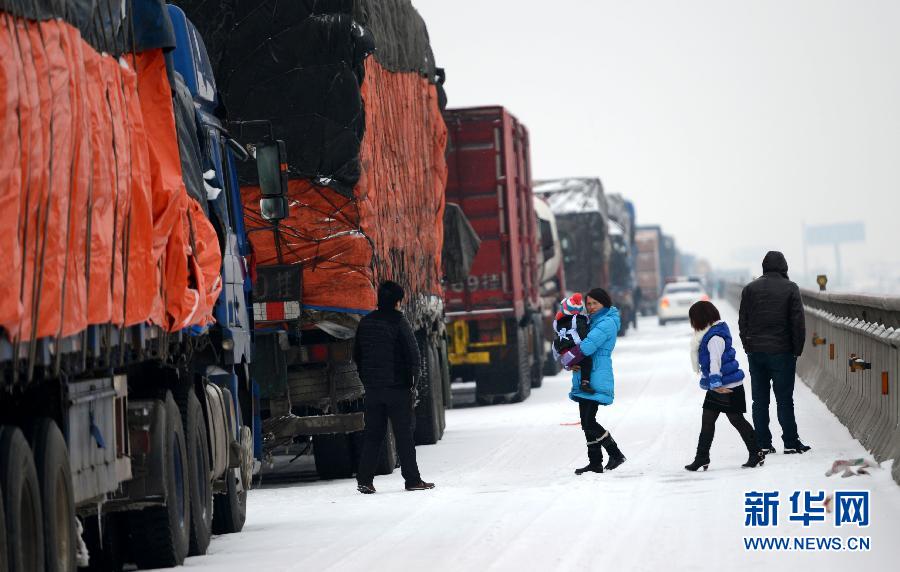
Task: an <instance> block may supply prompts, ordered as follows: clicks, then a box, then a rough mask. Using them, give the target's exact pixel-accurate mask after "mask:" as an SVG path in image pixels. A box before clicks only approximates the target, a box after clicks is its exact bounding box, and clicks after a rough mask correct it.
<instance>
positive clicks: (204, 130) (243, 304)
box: [168, 4, 262, 469]
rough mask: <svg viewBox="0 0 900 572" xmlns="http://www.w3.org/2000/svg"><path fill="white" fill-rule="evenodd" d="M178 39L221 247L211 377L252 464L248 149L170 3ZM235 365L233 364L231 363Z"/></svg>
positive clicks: (179, 66) (179, 67)
mask: <svg viewBox="0 0 900 572" xmlns="http://www.w3.org/2000/svg"><path fill="white" fill-rule="evenodd" d="M168 11H169V16H170V18H171V20H172V25H173V28H174V32H175V38H176V46H177V47H176V49H175V50H173V51H172V52H171V53H170V57H171V59H172V64H173V67H174V70H175V71H176V72H177V74H178V76H179V78H180V79H181V80H182V81H183V82H184V85H185V86H186V87H187V90H188V91H189V92H190V96H191V100H192V101H193V104H194V116H195V120H196V126H195V127H196V132H197V139H198V143H199V150H200V154H201V156H200V161H201V164H202V171H203V179H204V181H203V183H204V188H205V191H206V200H207V210H208V215H209V218H210V220H211V221H212V223H213V226H214V227H215V228H216V233H217V235H218V236H219V242H220V247H221V248H222V291H221V293H220V295H219V300H218V303H217V304H216V307H215V317H216V324H215V325H214V326H213V329H214V330H215V332H214V333H213V334H212V337H213V339H215V340H216V341H217V342H218V343H219V345H220V346H221V355H222V357H223V358H224V359H223V360H222V362H223V363H221V364H218V365H213V366H210V367H209V368H208V369H209V370H210V371H209V372H208V373H209V377H210V379H211V380H212V381H213V382H214V383H216V384H219V385H222V386H224V387H227V388H228V389H229V390H230V391H231V393H232V395H236V396H239V398H238V399H236V400H235V402H234V405H235V408H236V411H235V419H238V420H242V421H243V425H244V426H246V427H249V428H250V429H251V431H252V434H253V456H254V458H255V459H257V461H256V462H255V463H254V466H255V468H256V469H258V466H259V462H258V459H259V458H260V456H261V452H262V434H261V431H260V420H259V414H258V407H257V406H256V405H255V404H256V403H257V402H258V398H257V397H256V396H257V395H258V389H257V388H256V386H255V383H254V382H253V380H252V379H251V378H250V373H249V365H250V363H251V360H252V357H251V352H252V340H251V333H252V329H253V324H252V322H251V318H252V314H251V313H249V312H248V308H249V307H250V297H251V292H252V283H251V279H250V273H249V271H248V268H247V263H246V259H245V257H247V256H249V255H250V243H249V240H248V238H247V234H246V231H245V227H244V212H243V207H242V205H241V197H240V186H239V183H238V177H237V168H236V161H237V160H243V161H247V160H249V156H248V153H247V151H246V150H245V149H244V148H243V147H241V146H240V144H238V143H237V142H236V141H235V140H234V139H232V138H231V137H230V135H229V133H228V131H227V128H226V125H225V122H224V117H223V113H222V109H223V107H222V105H221V102H220V99H219V97H220V96H219V93H218V91H217V89H216V80H215V77H214V74H213V71H212V66H211V64H210V61H209V57H208V56H207V52H206V46H205V45H204V43H203V39H202V38H201V37H200V34H199V32H198V31H197V29H196V28H195V27H194V25H193V24H192V23H191V21H190V20H189V19H188V18H187V16H186V15H185V14H184V12H183V11H182V10H181V8H179V7H177V6H175V5H171V4H170V5H168ZM227 366H231V367H227Z"/></svg>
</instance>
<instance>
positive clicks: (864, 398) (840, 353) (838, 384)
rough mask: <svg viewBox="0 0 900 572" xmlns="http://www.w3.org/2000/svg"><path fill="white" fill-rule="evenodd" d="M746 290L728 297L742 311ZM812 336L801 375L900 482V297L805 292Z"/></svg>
mask: <svg viewBox="0 0 900 572" xmlns="http://www.w3.org/2000/svg"><path fill="white" fill-rule="evenodd" d="M742 288H743V287H742V286H741V285H738V284H729V285H728V286H727V287H726V298H727V299H728V301H729V302H730V303H731V304H732V305H734V307H735V308H737V307H739V305H740V301H741V290H742ZM801 293H802V295H803V306H804V309H805V310H806V332H807V335H808V336H809V339H807V343H806V348H805V349H804V351H803V355H802V356H801V357H800V359H799V360H797V374H798V375H799V376H800V378H801V379H802V380H803V382H804V383H805V384H806V385H807V386H809V388H810V389H812V390H813V392H814V393H815V394H816V395H817V396H818V397H819V399H821V400H822V402H823V403H825V405H826V406H828V409H830V410H831V411H832V413H834V414H835V415H836V416H837V418H838V419H839V420H840V421H841V423H843V424H844V425H845V426H846V427H847V428H848V429H849V430H850V433H851V434H852V435H853V437H855V438H856V439H858V440H859V442H860V443H862V445H863V446H864V447H865V448H866V449H867V450H868V451H870V452H871V453H872V454H873V455H874V456H875V459H876V460H877V461H879V462H881V461H885V460H888V459H894V466H893V470H892V471H891V473H892V475H893V477H894V480H895V481H896V482H897V483H898V484H900V386H898V381H900V298H888V297H880V296H862V295H854V294H830V293H826V292H815V291H812V290H802V291H801Z"/></svg>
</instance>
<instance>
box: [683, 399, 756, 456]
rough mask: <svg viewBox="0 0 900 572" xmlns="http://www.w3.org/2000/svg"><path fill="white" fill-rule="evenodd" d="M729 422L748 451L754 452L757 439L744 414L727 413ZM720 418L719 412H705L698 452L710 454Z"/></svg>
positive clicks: (706, 410)
mask: <svg viewBox="0 0 900 572" xmlns="http://www.w3.org/2000/svg"><path fill="white" fill-rule="evenodd" d="M725 415H727V416H728V421H730V422H731V424H732V425H733V426H734V428H735V429H737V431H738V433H740V434H741V439H743V441H744V444H745V445H747V449H748V450H751V451H752V450H753V449H754V448H755V446H756V437H755V436H754V433H753V425H750V422H749V421H747V419H745V418H744V414H743V413H726V414H725ZM718 418H719V412H718V411H715V410H712V409H704V410H703V422H702V424H701V426H700V441H699V442H698V444H697V450H698V451H702V452H705V453H707V454H709V448H710V447H711V446H712V442H713V436H714V435H715V434H716V419H718Z"/></svg>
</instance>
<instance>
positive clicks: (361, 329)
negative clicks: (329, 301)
mask: <svg viewBox="0 0 900 572" xmlns="http://www.w3.org/2000/svg"><path fill="white" fill-rule="evenodd" d="M403 295H404V292H403V287H402V286H400V285H399V284H397V283H396V282H391V281H386V282H383V283H382V284H381V286H379V288H378V309H377V310H375V311H374V312H372V313H370V314H368V315H367V316H365V317H364V318H363V319H362V320H360V322H359V326H358V327H357V329H356V344H355V345H354V348H353V360H354V361H355V362H356V367H357V369H358V370H359V377H360V379H361V380H362V382H363V385H364V386H365V388H366V433H365V437H364V441H363V450H362V455H361V456H360V459H359V470H357V472H356V481H357V490H359V492H361V493H363V494H372V493H374V492H375V487H374V484H373V481H374V478H375V466H376V465H377V463H378V454H379V452H380V451H381V448H382V447H383V446H384V441H385V435H386V432H387V424H388V420H390V421H391V425H392V426H393V428H394V439H395V440H396V442H397V455H398V456H399V457H400V472H401V473H402V474H403V479H404V480H405V481H406V490H408V491H419V490H425V489H433V488H434V483H426V482H425V481H423V480H422V476H421V475H420V474H419V466H418V464H417V463H416V448H415V441H414V440H413V426H412V421H413V417H412V416H413V408H414V404H415V387H416V376H417V375H418V374H419V370H420V368H421V361H420V359H421V357H420V356H419V346H418V345H417V344H416V337H415V335H414V334H413V331H412V327H411V326H410V325H409V322H408V321H407V320H406V318H405V317H404V316H403V313H402V312H401V311H400V302H401V301H402V300H403Z"/></svg>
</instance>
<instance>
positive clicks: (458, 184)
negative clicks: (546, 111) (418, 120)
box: [444, 107, 543, 403]
mask: <svg viewBox="0 0 900 572" xmlns="http://www.w3.org/2000/svg"><path fill="white" fill-rule="evenodd" d="M444 120H445V122H446V124H447V129H448V149H447V167H448V179H447V195H446V196H447V200H448V201H452V202H454V203H457V204H459V205H460V206H461V208H462V210H463V212H464V213H465V215H466V217H467V218H468V219H469V221H470V222H471V224H472V227H473V228H474V229H475V231H476V232H477V233H478V236H479V238H480V239H481V247H480V248H479V250H478V254H477V256H476V257H475V260H474V262H473V263H472V268H471V270H470V272H469V275H468V278H467V279H466V281H465V282H462V283H453V284H448V285H447V287H446V288H445V294H444V297H445V306H446V310H447V313H446V315H447V317H448V320H449V324H450V325H449V330H450V335H451V344H450V345H451V347H450V352H449V360H450V366H451V377H452V378H454V379H462V380H464V381H471V380H473V379H474V380H475V382H476V397H477V399H478V401H479V402H480V403H493V402H495V401H521V400H523V399H525V398H527V397H528V395H529V394H530V393H531V388H532V387H535V386H538V385H540V382H541V378H542V369H543V351H542V348H543V340H542V337H543V336H542V328H541V318H540V298H539V294H538V280H539V273H538V270H539V269H538V263H539V261H538V248H539V244H538V242H539V241H538V234H537V223H536V220H535V213H534V206H533V195H532V184H531V165H530V151H529V144H528V130H527V129H526V128H525V126H524V125H522V124H521V123H520V122H519V121H518V120H517V119H516V118H515V117H514V116H512V115H511V114H510V113H509V112H508V111H506V110H505V109H503V108H502V107H477V108H467V109H448V110H446V111H445V112H444Z"/></svg>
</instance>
